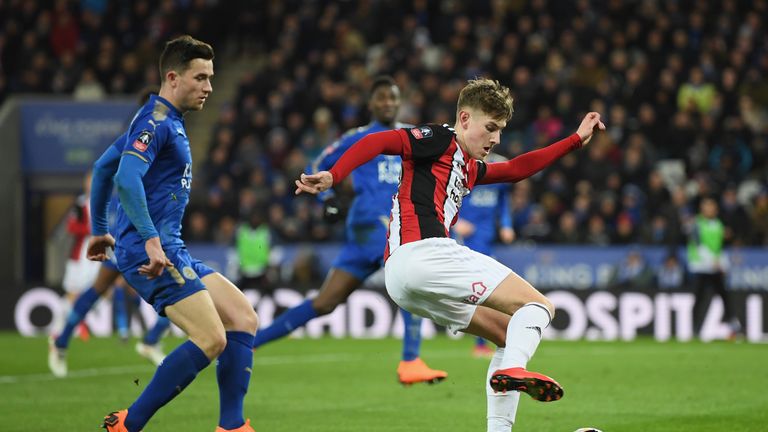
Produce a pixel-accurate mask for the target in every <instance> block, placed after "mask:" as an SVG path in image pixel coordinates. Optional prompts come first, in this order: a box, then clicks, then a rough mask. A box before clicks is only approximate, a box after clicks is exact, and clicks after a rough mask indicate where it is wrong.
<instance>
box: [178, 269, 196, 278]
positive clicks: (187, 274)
mask: <svg viewBox="0 0 768 432" xmlns="http://www.w3.org/2000/svg"><path fill="white" fill-rule="evenodd" d="M181 273H182V274H183V275H184V277H185V278H187V279H189V280H195V279H197V273H195V271H194V270H192V267H190V266H185V267H184V268H183V269H182V270H181Z"/></svg>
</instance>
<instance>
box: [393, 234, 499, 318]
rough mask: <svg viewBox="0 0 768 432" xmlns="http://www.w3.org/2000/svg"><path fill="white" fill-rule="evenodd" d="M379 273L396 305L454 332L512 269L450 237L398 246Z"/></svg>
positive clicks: (470, 316)
mask: <svg viewBox="0 0 768 432" xmlns="http://www.w3.org/2000/svg"><path fill="white" fill-rule="evenodd" d="M384 272H385V280H386V285H387V292H388V293H389V295H390V297H392V300H394V301H395V303H397V304H398V306H400V307H401V308H403V309H405V310H407V311H409V312H411V313H414V314H416V315H420V316H423V317H425V318H429V319H431V320H432V321H434V322H436V323H438V324H440V325H444V326H446V327H447V328H448V329H449V330H451V331H452V332H454V333H457V332H459V331H460V330H464V329H466V328H467V327H468V326H469V323H470V321H471V320H472V316H473V315H474V314H475V309H477V305H479V304H482V303H483V302H484V301H485V300H486V299H487V298H488V296H490V295H491V293H492V292H493V290H495V289H496V287H497V286H499V284H500V283H501V281H503V280H504V279H505V278H506V277H507V276H509V274H510V273H512V270H510V269H509V268H508V267H507V266H505V265H503V264H501V263H500V262H498V261H496V260H495V259H493V258H491V257H489V256H486V255H483V254H481V253H479V252H475V251H473V250H472V249H469V248H468V247H466V246H461V245H459V244H458V243H456V241H455V240H453V239H450V238H428V239H424V240H419V241H416V242H412V243H407V244H405V245H403V246H400V247H398V248H397V249H396V250H395V252H394V253H393V254H392V255H391V256H390V257H389V259H387V263H386V264H385V266H384Z"/></svg>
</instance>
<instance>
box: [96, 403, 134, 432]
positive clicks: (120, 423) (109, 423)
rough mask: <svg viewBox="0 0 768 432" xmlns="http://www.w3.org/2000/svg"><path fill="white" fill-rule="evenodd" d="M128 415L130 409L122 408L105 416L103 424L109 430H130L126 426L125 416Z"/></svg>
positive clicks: (117, 431)
mask: <svg viewBox="0 0 768 432" xmlns="http://www.w3.org/2000/svg"><path fill="white" fill-rule="evenodd" d="M127 416H128V410H127V409H124V410H120V411H115V412H111V413H109V414H107V415H106V416H104V424H102V425H101V427H103V428H104V429H106V430H107V432H128V429H127V428H126V427H125V417H127Z"/></svg>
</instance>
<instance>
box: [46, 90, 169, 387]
mask: <svg viewBox="0 0 768 432" xmlns="http://www.w3.org/2000/svg"><path fill="white" fill-rule="evenodd" d="M152 93H157V90H156V89H155V90H149V89H147V90H145V91H144V92H142V95H141V96H140V98H139V101H140V102H139V103H140V104H141V105H144V104H145V103H147V101H148V100H149V96H150V95H151V94H152ZM125 136H126V134H125V133H123V134H121V135H120V136H119V137H117V139H115V141H114V142H113V143H112V145H110V146H109V147H108V148H107V150H106V151H105V152H104V154H102V156H101V157H100V158H99V159H98V160H97V161H96V162H95V163H94V168H93V176H97V177H100V178H99V179H96V181H95V182H96V183H101V182H103V181H110V182H111V181H112V180H111V179H112V177H113V176H114V175H115V173H116V172H117V168H118V165H119V164H120V155H121V154H122V152H123V146H124V145H125V140H126V137H125ZM101 177H105V178H101ZM100 193H101V194H102V195H103V196H102V197H101V198H100V199H101V200H102V201H107V200H109V198H110V195H111V191H110V190H108V189H106V188H105V189H103V190H101V191H100ZM104 194H106V195H104ZM91 196H93V195H91ZM115 201H116V200H114V199H112V200H109V210H108V214H109V217H108V218H106V219H101V220H99V221H98V222H97V221H96V220H95V219H96V218H94V217H91V219H92V221H91V223H99V224H100V225H101V227H102V231H105V232H111V231H114V228H115V223H116V215H115V213H116V211H117V205H116V202H115ZM92 216H93V215H92ZM102 216H103V215H102ZM105 226H107V227H108V228H107V229H106V230H105V229H104V227H105ZM124 283H125V282H124V280H123V278H121V277H120V270H118V268H117V265H116V264H115V263H114V262H113V261H112V260H111V259H108V260H106V261H104V262H103V263H102V264H101V268H100V269H99V272H98V274H97V275H96V279H95V280H94V282H93V286H91V287H90V288H88V289H87V290H85V291H83V292H82V293H80V294H79V295H78V296H77V298H76V299H75V302H74V304H73V305H72V310H71V311H70V313H69V316H68V317H67V321H66V325H65V326H64V328H63V329H62V330H61V332H60V333H59V334H58V335H56V336H55V337H54V336H51V338H50V339H49V342H48V345H49V348H48V368H49V369H50V370H51V372H52V373H53V375H54V376H56V377H65V376H67V373H68V367H67V349H68V348H69V342H70V340H71V339H72V333H73V331H74V330H75V328H76V326H77V325H78V324H79V323H80V322H81V321H82V320H83V319H85V316H86V315H87V314H88V311H90V310H91V309H92V308H93V306H94V305H95V304H96V301H98V300H99V298H100V297H102V296H104V295H105V294H107V293H108V292H109V289H110V288H111V287H113V286H114V287H115V289H114V290H113V296H114V301H115V319H116V321H117V322H118V328H121V327H122V328H125V331H127V330H128V329H127V328H128V316H127V311H126V310H125V305H124V303H125V298H124V291H125V288H124V287H123V286H122V285H123V284H124ZM121 303H122V306H123V307H122V309H120V307H119V306H121ZM121 315H122V316H121ZM121 322H122V323H121ZM169 326H170V321H168V318H166V317H162V316H160V317H158V320H157V321H156V322H155V324H154V326H153V327H152V328H151V329H150V330H149V331H148V332H147V333H146V334H145V335H144V337H143V339H142V341H141V342H139V343H137V344H136V351H137V352H138V353H139V354H140V355H141V356H143V357H146V358H147V359H149V360H150V361H152V362H153V363H154V364H155V365H159V364H160V362H161V361H162V359H163V358H164V357H165V355H164V354H163V352H162V350H160V348H159V346H158V342H159V341H160V338H161V337H162V335H163V333H165V331H166V330H167V329H168V327H169ZM122 337H123V335H121V338H122ZM126 337H127V335H126Z"/></svg>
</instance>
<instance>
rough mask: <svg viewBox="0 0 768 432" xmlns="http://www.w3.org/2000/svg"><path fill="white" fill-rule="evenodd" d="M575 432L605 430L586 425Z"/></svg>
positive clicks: (598, 431) (599, 431)
mask: <svg viewBox="0 0 768 432" xmlns="http://www.w3.org/2000/svg"><path fill="white" fill-rule="evenodd" d="M574 432H603V431H601V430H600V429H595V428H592V427H585V428H578V429H576V430H575V431H574Z"/></svg>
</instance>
